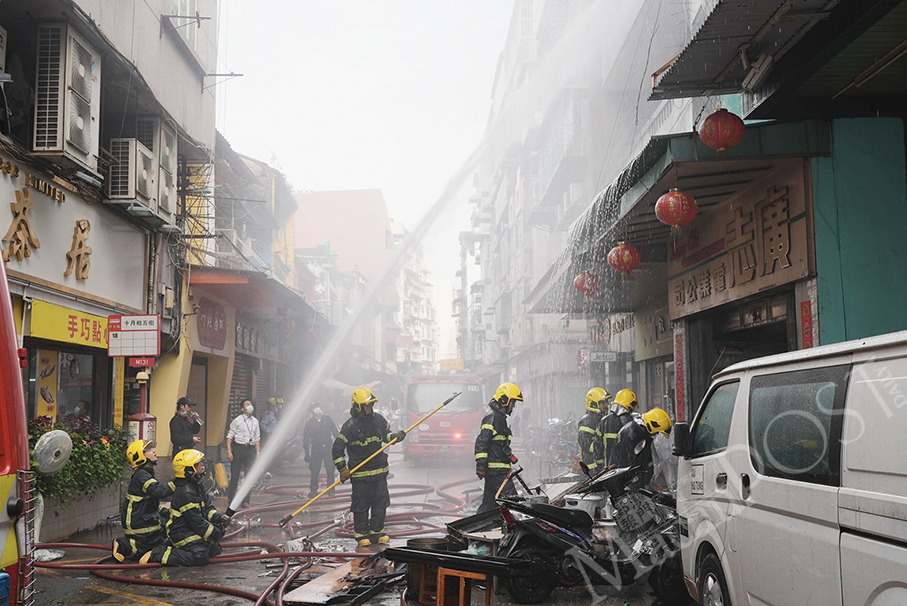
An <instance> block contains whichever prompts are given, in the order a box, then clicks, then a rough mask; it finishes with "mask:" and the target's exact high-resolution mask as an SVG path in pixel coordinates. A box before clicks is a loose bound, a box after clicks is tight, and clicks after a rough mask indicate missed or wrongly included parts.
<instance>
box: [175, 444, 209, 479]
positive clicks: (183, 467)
mask: <svg viewBox="0 0 907 606" xmlns="http://www.w3.org/2000/svg"><path fill="white" fill-rule="evenodd" d="M204 458H205V453H203V452H202V451H200V450H195V449H194V448H188V449H186V450H181V451H180V452H179V453H177V455H176V456H175V457H173V475H175V476H176V477H178V478H192V477H195V476H196V475H197V474H198V470H197V469H196V465H198V464H199V463H201V462H202V459H204Z"/></svg>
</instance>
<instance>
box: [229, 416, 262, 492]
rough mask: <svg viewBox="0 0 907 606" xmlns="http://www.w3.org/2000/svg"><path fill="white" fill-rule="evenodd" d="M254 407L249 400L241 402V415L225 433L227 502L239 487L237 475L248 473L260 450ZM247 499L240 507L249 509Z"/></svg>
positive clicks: (258, 428)
mask: <svg viewBox="0 0 907 606" xmlns="http://www.w3.org/2000/svg"><path fill="white" fill-rule="evenodd" d="M253 412H255V407H254V406H252V401H251V400H243V402H242V414H241V415H239V416H238V417H236V418H235V419H233V422H231V423H230V431H229V432H227V458H228V459H229V460H230V462H231V463H232V465H230V491H229V493H228V494H229V501H230V502H232V501H233V497H234V496H236V488H237V486H238V485H239V474H240V473H242V472H243V471H245V472H246V473H248V472H249V469H251V468H252V463H254V462H255V459H256V457H258V453H259V451H260V450H261V429H260V427H259V425H258V419H256V418H255V417H253V416H252V413H253ZM250 506H251V505H250V503H249V497H248V495H247V496H246V499H245V500H244V501H243V503H242V507H244V508H247V507H250Z"/></svg>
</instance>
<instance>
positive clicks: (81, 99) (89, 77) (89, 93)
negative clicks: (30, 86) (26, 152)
mask: <svg viewBox="0 0 907 606" xmlns="http://www.w3.org/2000/svg"><path fill="white" fill-rule="evenodd" d="M100 107H101V56H100V55H99V54H98V53H97V52H96V51H95V50H94V49H93V48H92V47H91V46H89V45H88V43H87V42H85V40H84V39H83V38H82V37H81V36H79V34H77V33H76V31H75V30H74V29H72V28H71V27H70V26H68V25H66V24H61V23H52V24H44V25H39V26H38V53H37V78H36V82H35V126H34V133H33V134H34V138H33V141H32V148H33V150H34V153H35V155H39V156H47V157H52V158H54V159H56V160H62V161H64V162H65V163H67V164H71V165H73V166H75V167H78V168H82V169H84V168H87V169H89V170H91V171H96V170H97V168H98V136H99V132H100V130H99V129H100V120H99V115H100Z"/></svg>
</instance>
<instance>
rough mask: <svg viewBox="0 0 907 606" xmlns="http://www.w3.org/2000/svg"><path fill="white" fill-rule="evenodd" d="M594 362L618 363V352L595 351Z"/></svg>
mask: <svg viewBox="0 0 907 606" xmlns="http://www.w3.org/2000/svg"><path fill="white" fill-rule="evenodd" d="M591 359H592V361H593V362H600V363H604V362H617V352H616V351H593V352H592V354H591Z"/></svg>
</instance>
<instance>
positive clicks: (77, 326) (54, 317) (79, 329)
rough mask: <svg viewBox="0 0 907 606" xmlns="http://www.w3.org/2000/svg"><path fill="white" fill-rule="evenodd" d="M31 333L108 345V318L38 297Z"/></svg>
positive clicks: (34, 306) (32, 312)
mask: <svg viewBox="0 0 907 606" xmlns="http://www.w3.org/2000/svg"><path fill="white" fill-rule="evenodd" d="M29 334H30V336H32V337H35V338H38V339H48V340H51V341H60V342H62V343H73V344H75V345H85V346H87V347H98V348H101V349H107V318H104V317H102V316H96V315H94V314H88V313H85V312H81V311H76V310H75V309H69V308H68V307H62V306H60V305H54V304H53V303H47V302H46V301H39V300H37V299H35V300H33V301H32V304H31V332H30V333H29Z"/></svg>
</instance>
